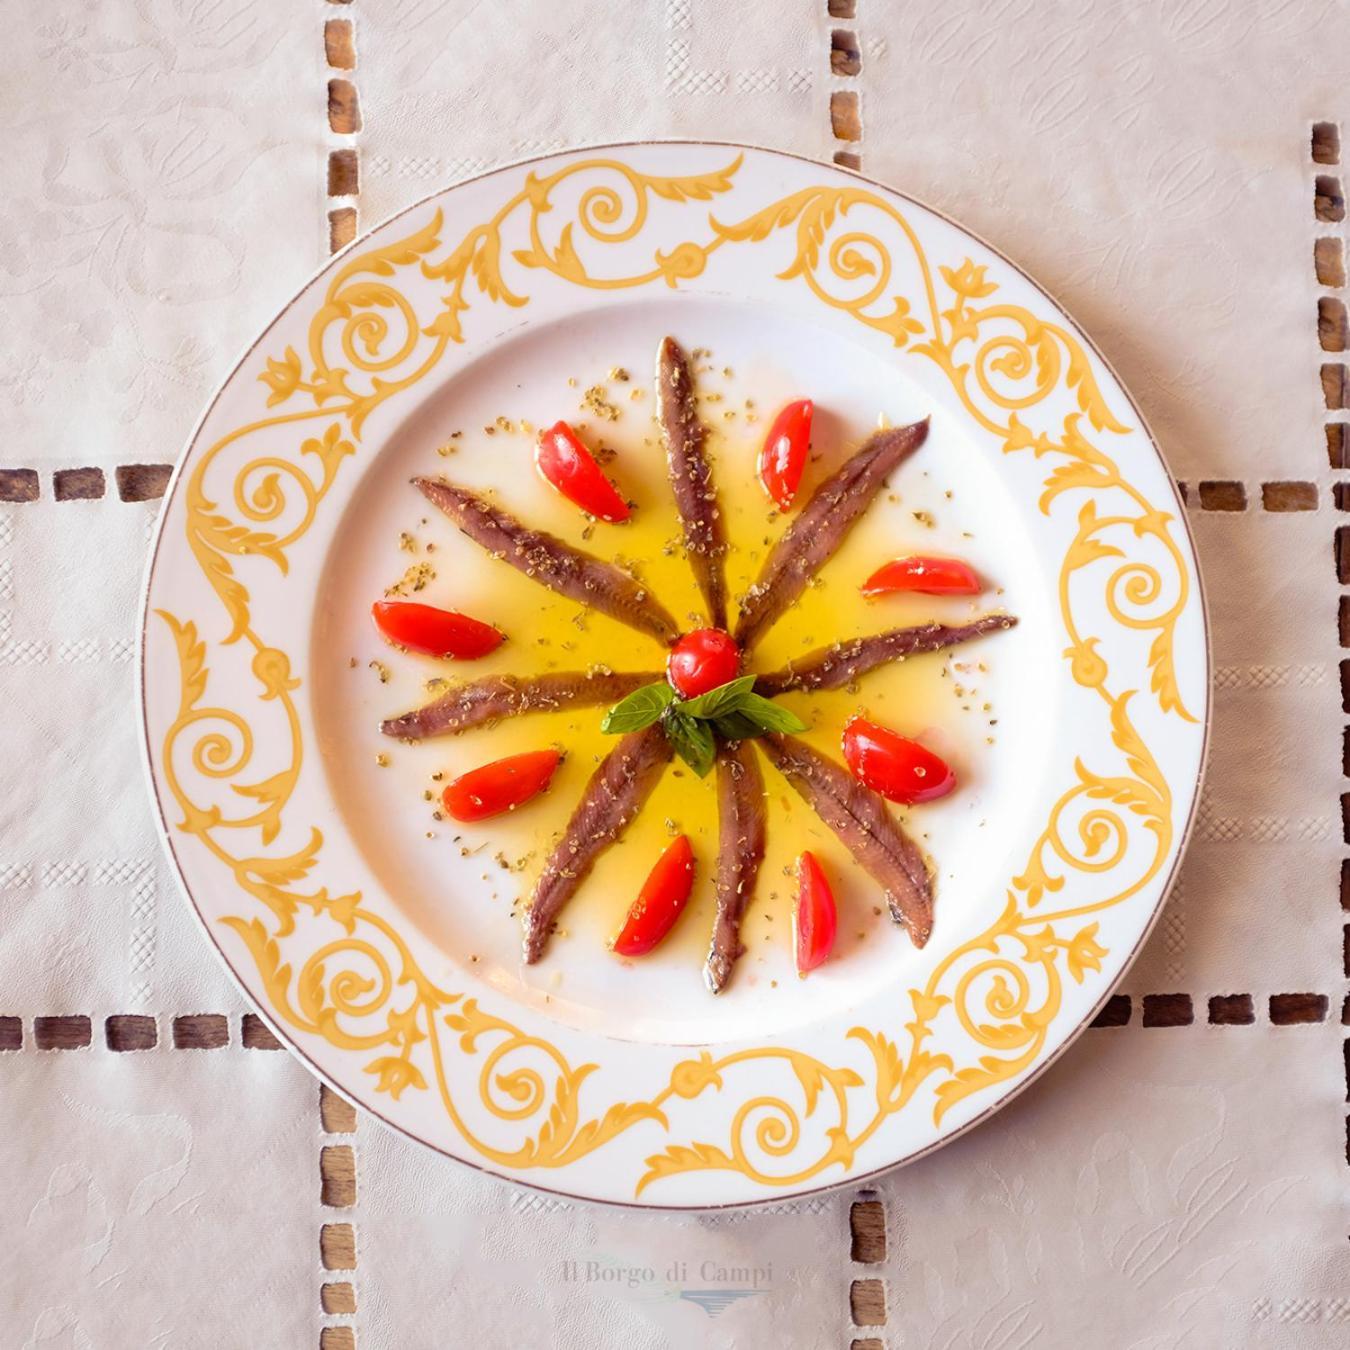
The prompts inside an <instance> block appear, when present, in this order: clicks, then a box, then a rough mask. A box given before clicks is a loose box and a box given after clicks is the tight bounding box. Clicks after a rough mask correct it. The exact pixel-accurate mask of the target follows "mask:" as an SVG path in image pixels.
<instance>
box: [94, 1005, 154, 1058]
mask: <svg viewBox="0 0 1350 1350" xmlns="http://www.w3.org/2000/svg"><path fill="white" fill-rule="evenodd" d="M103 1038H104V1040H105V1041H107V1043H108V1049H109V1050H117V1051H127V1050H153V1049H154V1048H155V1047H156V1046H157V1045H158V1044H159V1026H158V1024H157V1023H156V1022H155V1019H154V1018H153V1017H150V1016H148V1015H146V1014H144V1013H114V1014H113V1015H112V1016H111V1017H109V1018H108V1019H107V1020H106V1021H105V1022H104V1023H103Z"/></svg>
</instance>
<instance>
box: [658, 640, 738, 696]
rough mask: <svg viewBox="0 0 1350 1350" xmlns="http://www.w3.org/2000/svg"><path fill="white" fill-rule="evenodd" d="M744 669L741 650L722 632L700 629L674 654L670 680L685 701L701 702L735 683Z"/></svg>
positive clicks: (668, 670) (669, 661)
mask: <svg viewBox="0 0 1350 1350" xmlns="http://www.w3.org/2000/svg"><path fill="white" fill-rule="evenodd" d="M740 669H741V649H740V648H739V647H738V646H737V645H736V643H735V640H734V639H733V638H732V637H731V636H730V635H729V634H727V633H724V632H723V631H722V630H721V629H720V628H696V629H694V631H693V632H692V633H686V634H685V635H684V636H683V637H682V638H681V639H680V640H679V641H678V642H677V643H676V644H675V645H674V647H672V648H671V650H670V656H669V657H668V658H667V660H666V678H667V679H668V680H669V681H670V683H671V685H672V686H673V688H674V689H675V692H676V693H677V694H679V695H680V696H681V697H682V698H697V697H698V696H699V695H700V694H706V693H707V692H708V690H709V689H716V688H717V687H718V685H722V684H726V682H727V681H728V680H734V679H735V678H736V676H737V675H738V674H739V673H740Z"/></svg>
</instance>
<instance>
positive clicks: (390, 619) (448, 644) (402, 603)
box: [370, 600, 502, 661]
mask: <svg viewBox="0 0 1350 1350" xmlns="http://www.w3.org/2000/svg"><path fill="white" fill-rule="evenodd" d="M370 612H371V614H372V615H373V616H374V619H375V626H376V627H377V628H378V629H379V630H380V632H381V633H383V634H384V636H385V637H387V638H388V639H389V641H390V642H393V643H396V644H397V645H398V646H400V647H406V648H407V649H408V650H409V651H412V652H421V653H423V655H425V656H453V657H455V658H457V659H458V660H460V661H472V660H473V659H474V658H475V657H479V656H486V655H487V654H488V652H490V651H494V650H495V649H496V648H497V647H500V646H501V644H502V633H501V631H500V630H499V629H496V628H494V627H493V626H492V625H491V624H490V623H483V622H482V620H481V619H471V618H470V617H469V616H468V615H467V614H456V613H455V611H454V610H453V609H437V608H436V607H435V606H434V605H419V604H417V603H415V602H414V601H411V600H377V601H376V602H375V603H374V604H373V605H372V606H371V607H370Z"/></svg>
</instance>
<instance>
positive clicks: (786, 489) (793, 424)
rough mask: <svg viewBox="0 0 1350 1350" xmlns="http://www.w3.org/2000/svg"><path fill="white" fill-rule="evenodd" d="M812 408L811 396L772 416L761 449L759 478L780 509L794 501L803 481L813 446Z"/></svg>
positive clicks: (787, 506) (785, 508)
mask: <svg viewBox="0 0 1350 1350" xmlns="http://www.w3.org/2000/svg"><path fill="white" fill-rule="evenodd" d="M813 411H814V409H813V405H812V403H811V400H810V399H809V398H803V399H799V400H798V401H797V402H796V403H789V404H788V405H787V407H786V408H784V409H783V411H782V412H780V413H779V414H778V416H777V417H775V418H774V419H773V425H772V426H771V427H770V428H769V434H768V435H767V436H766V437H765V438H764V448H763V449H762V450H761V451H760V452H759V481H760V482H761V483H762V484H763V485H764V491H765V492H767V493H768V494H769V496H770V497H771V498H772V499H773V501H774V502H775V503H776V504H777V506H778V509H779V510H780V511H786V510H787V509H788V508H789V507H790V506H791V505H792V499H793V497H795V496H796V495H797V485H798V484H799V483H800V482H801V481H802V470H803V469H804V468H805V467H806V452H807V451H808V450H809V449H810V448H811V414H812V412H813Z"/></svg>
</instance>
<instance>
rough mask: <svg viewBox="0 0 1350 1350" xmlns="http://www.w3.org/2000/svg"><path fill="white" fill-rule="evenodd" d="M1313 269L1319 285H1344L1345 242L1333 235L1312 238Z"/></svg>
mask: <svg viewBox="0 0 1350 1350" xmlns="http://www.w3.org/2000/svg"><path fill="white" fill-rule="evenodd" d="M1313 270H1314V271H1315V272H1316V273H1317V284H1318V285H1319V286H1337V287H1339V286H1344V285H1345V244H1344V243H1343V242H1342V241H1341V240H1339V239H1337V238H1336V237H1335V236H1334V235H1329V234H1324V235H1322V236H1321V237H1320V238H1317V239H1314V240H1313Z"/></svg>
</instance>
